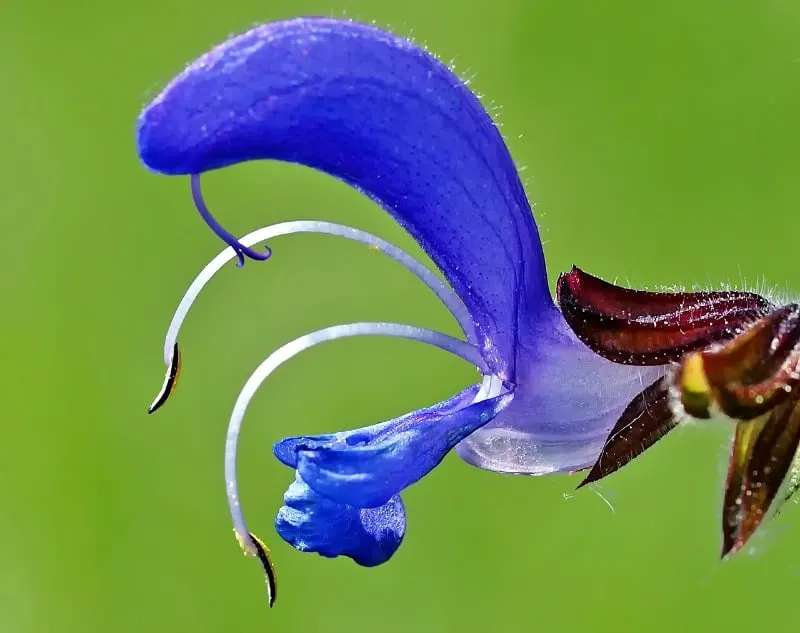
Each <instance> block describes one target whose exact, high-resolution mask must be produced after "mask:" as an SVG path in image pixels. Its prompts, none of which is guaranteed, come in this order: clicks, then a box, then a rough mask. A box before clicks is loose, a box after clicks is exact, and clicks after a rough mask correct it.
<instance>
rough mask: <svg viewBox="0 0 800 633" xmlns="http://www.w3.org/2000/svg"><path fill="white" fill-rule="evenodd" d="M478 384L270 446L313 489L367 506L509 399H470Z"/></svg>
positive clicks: (415, 476)
mask: <svg viewBox="0 0 800 633" xmlns="http://www.w3.org/2000/svg"><path fill="white" fill-rule="evenodd" d="M478 389H479V387H478V385H475V386H473V387H470V388H469V389H466V390H465V391H463V392H461V393H460V394H458V395H457V396H455V397H453V398H451V399H450V400H446V401H444V402H441V403H439V404H436V405H434V406H432V407H428V408H426V409H420V410H418V411H414V412H412V413H409V414H407V415H404V416H402V417H399V418H397V419H395V420H391V421H389V422H383V423H381V424H376V425H374V426H368V427H365V428H362V429H357V430H354V431H344V432H342V433H335V434H333V435H319V436H313V437H293V438H287V439H284V440H281V441H280V442H278V443H277V444H276V445H275V448H274V452H275V455H276V457H278V459H280V460H281V461H282V462H283V463H284V464H287V465H289V466H295V467H296V468H297V470H298V472H299V473H300V475H301V476H302V477H303V479H304V480H305V481H306V482H307V483H308V485H309V486H311V487H312V488H313V489H314V490H315V491H316V492H319V493H320V494H323V495H325V496H326V497H328V498H330V499H332V500H334V501H337V502H339V503H346V504H349V505H352V506H356V507H359V508H373V507H377V506H381V505H383V504H384V503H386V502H387V501H388V500H389V499H390V498H391V497H393V496H394V495H396V494H398V493H399V492H400V491H402V490H403V489H404V488H407V487H408V486H410V485H411V484H413V483H414V482H416V481H418V480H419V479H421V478H422V477H424V476H425V475H426V474H428V473H429V472H430V471H431V470H432V469H433V468H434V467H435V466H436V465H438V464H439V462H441V461H442V459H443V458H444V456H445V455H446V454H447V453H448V451H450V449H452V448H453V447H454V446H455V445H456V444H458V442H460V441H461V440H462V439H464V438H465V437H467V436H468V435H469V434H470V433H473V432H474V431H475V430H476V429H478V428H480V427H481V426H483V425H484V424H486V423H487V422H489V421H490V420H491V419H492V418H494V417H495V416H496V415H497V414H498V412H500V411H502V410H503V408H504V407H506V406H507V405H508V403H509V402H510V401H511V398H512V396H511V395H510V394H507V395H503V396H498V397H496V398H490V399H488V400H481V401H479V402H476V403H474V404H470V403H471V402H472V400H473V399H474V398H475V395H476V394H477V393H478Z"/></svg>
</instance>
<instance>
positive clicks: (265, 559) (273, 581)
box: [249, 532, 278, 608]
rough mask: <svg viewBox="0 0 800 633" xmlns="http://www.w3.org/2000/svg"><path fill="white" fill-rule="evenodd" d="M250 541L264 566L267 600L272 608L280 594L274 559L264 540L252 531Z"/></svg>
mask: <svg viewBox="0 0 800 633" xmlns="http://www.w3.org/2000/svg"><path fill="white" fill-rule="evenodd" d="M249 536H250V542H251V543H252V544H253V547H255V548H256V557H257V558H258V560H259V562H260V563H261V566H262V567H263V568H264V574H265V575H266V580H267V601H268V602H269V606H270V608H272V605H274V604H275V598H276V597H277V595H278V579H277V577H276V576H275V566H274V565H273V564H272V559H271V558H270V555H269V550H268V549H267V546H266V545H264V543H263V541H262V540H261V539H260V538H258V537H257V536H256V535H255V534H253V533H252V532H250V533H249Z"/></svg>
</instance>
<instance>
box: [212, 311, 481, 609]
mask: <svg viewBox="0 0 800 633" xmlns="http://www.w3.org/2000/svg"><path fill="white" fill-rule="evenodd" d="M351 336H389V337H395V338H405V339H410V340H414V341H419V342H420V343H427V344H428V345H433V346H434V347H438V348H440V349H443V350H445V351H447V352H450V353H451V354H454V355H456V356H459V357H460V358H463V359H464V360H466V361H467V362H470V363H472V364H474V365H476V366H477V367H478V368H479V369H480V370H481V371H482V372H483V373H484V374H486V373H487V372H488V370H487V367H486V365H485V363H484V361H483V359H482V358H481V355H480V351H479V350H478V348H477V347H475V346H474V345H471V344H470V343H467V342H465V341H461V340H459V339H457V338H453V337H452V336H448V335H446V334H442V333H441V332H436V331H433V330H427V329H424V328H420V327H414V326H411V325H401V324H398V323H381V322H374V323H350V324H347V325H335V326H333V327H328V328H324V329H322V330H317V331H316V332H312V333H311V334H306V335H305V336H301V337H300V338H297V339H295V340H294V341H291V342H290V343H287V344H285V345H283V346H282V347H280V348H278V349H277V350H275V351H274V352H273V353H272V354H270V355H269V356H268V357H267V359H266V360H265V361H263V362H262V363H261V364H260V365H259V366H258V368H257V369H256V370H255V371H254V372H253V374H252V375H251V376H250V378H248V380H247V382H246V383H245V385H244V387H243V388H242V391H241V392H240V394H239V397H238V398H237V399H236V404H235V405H234V408H233V413H232V414H231V419H230V422H229V424H228V433H227V436H226V438H225V490H226V492H227V495H228V505H229V507H230V512H231V518H232V520H233V529H234V532H235V534H236V538H237V540H238V541H239V545H241V547H242V550H243V551H244V553H245V554H246V555H248V556H255V557H258V558H259V560H260V561H261V563H262V565H263V567H264V570H265V572H266V575H267V588H268V595H269V597H270V602H272V600H273V596H274V591H275V585H274V578H275V572H274V568H273V566H272V562H271V560H270V558H269V550H268V549H267V547H266V545H264V544H263V542H262V541H260V540H259V539H258V538H257V537H256V536H255V535H253V534H252V533H251V532H250V531H249V530H248V529H247V523H246V522H245V519H244V514H243V512H242V508H241V504H240V503H239V488H238V483H237V479H236V454H237V449H238V445H239V434H240V432H241V428H242V421H243V420H244V414H245V412H246V411H247V407H248V405H249V404H250V401H251V400H252V399H253V396H254V395H255V393H256V391H257V390H258V388H259V387H260V386H261V383H263V382H264V381H265V380H266V379H267V378H268V377H269V376H270V375H271V374H272V373H273V372H274V371H275V370H276V369H277V368H278V367H280V366H281V365H282V364H283V363H285V362H286V361H288V360H289V359H291V358H292V357H294V356H296V355H297V354H299V353H300V352H302V351H304V350H307V349H309V348H311V347H314V346H315V345H318V344H320V343H324V342H326V341H334V340H336V339H340V338H347V337H351Z"/></svg>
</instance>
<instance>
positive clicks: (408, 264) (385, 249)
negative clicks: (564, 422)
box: [164, 220, 475, 366]
mask: <svg viewBox="0 0 800 633" xmlns="http://www.w3.org/2000/svg"><path fill="white" fill-rule="evenodd" d="M293 233H322V234H325V235H335V236H338V237H343V238H345V239H348V240H353V241H355V242H360V243H362V244H366V245H367V246H369V247H370V248H372V249H374V250H377V251H380V252H382V253H385V254H386V255H388V256H389V257H391V258H392V259H393V260H395V261H396V262H399V263H400V264H402V265H403V266H404V267H405V268H407V269H408V270H409V271H411V272H412V273H413V274H414V275H416V276H417V277H418V278H419V279H420V280H421V281H422V282H423V283H424V284H425V285H426V286H428V288H430V289H431V290H432V291H433V292H434V293H435V294H436V296H437V297H439V299H440V300H441V301H442V303H443V304H444V305H445V306H446V307H447V309H448V310H449V311H450V312H451V313H452V315H453V316H454V317H455V319H456V320H457V321H458V324H459V326H460V327H461V330H462V331H463V332H464V335H465V336H466V337H467V338H468V339H469V340H475V339H474V326H473V324H472V319H471V318H470V315H469V313H468V312H467V309H466V308H465V307H464V304H463V303H462V302H461V299H459V297H458V295H456V294H455V293H454V292H453V291H452V290H451V289H450V288H449V287H448V286H447V284H445V283H444V282H443V281H442V280H441V279H439V278H438V277H437V276H436V275H435V274H434V273H432V272H431V271H430V270H429V269H428V268H426V267H425V266H423V265H422V264H421V263H420V262H418V261H417V260H416V259H414V258H413V257H412V256H411V255H409V254H408V253H406V252H405V251H404V250H402V249H400V248H398V247H397V246H395V245H394V244H391V243H390V242H387V241H386V240H383V239H381V238H379V237H376V236H375V235H372V234H371V233H367V232H366V231H361V230H359V229H354V228H352V227H349V226H344V225H342V224H334V223H332V222H319V221H312V220H297V221H293V222H281V223H279V224H273V225H271V226H266V227H264V228H261V229H258V230H257V231H253V232H252V233H249V234H247V235H245V236H244V237H243V238H242V239H240V240H239V242H240V243H241V244H242V245H243V246H246V247H251V246H253V245H255V244H258V243H259V242H263V241H265V240H269V239H272V238H274V237H279V236H281V235H290V234H293ZM236 258H237V253H236V251H235V250H234V249H233V248H231V247H228V248H226V249H225V250H223V251H222V252H221V253H220V254H219V255H217V256H216V257H215V258H214V259H212V260H211V261H210V262H209V263H208V264H207V265H206V267H205V268H203V270H202V271H200V274H199V275H197V277H196V278H195V280H194V281H193V282H192V283H191V285H190V286H189V289H188V290H187V291H186V294H184V296H183V298H182V299H181V301H180V303H179V304H178V308H177V310H176V311H175V314H174V316H173V317H172V321H171V322H170V324H169V329H168V330H167V338H166V340H165V342H164V362H165V363H166V364H167V365H168V366H169V364H170V362H171V360H172V356H173V351H174V349H175V342H176V341H177V340H178V332H179V331H180V328H181V325H182V324H183V321H184V319H185V318H186V315H187V314H188V312H189V309H190V308H191V307H192V304H193V303H194V301H195V299H197V296H198V295H199V294H200V291H201V290H202V289H203V288H204V287H205V285H206V284H207V283H208V282H209V281H211V278H212V277H213V276H214V275H215V274H216V273H217V272H219V270H220V269H221V268H222V267H223V266H224V265H225V264H226V263H228V262H229V261H231V260H233V259H236ZM267 265H268V264H267Z"/></svg>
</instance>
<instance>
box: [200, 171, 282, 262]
mask: <svg viewBox="0 0 800 633" xmlns="http://www.w3.org/2000/svg"><path fill="white" fill-rule="evenodd" d="M191 182H192V200H194V205H195V206H196V207H197V210H198V211H199V212H200V217H202V218H203V220H205V222H206V224H208V226H209V227H210V228H211V230H212V231H214V233H215V234H216V235H217V237H219V238H220V239H221V240H222V241H223V242H225V243H226V244H227V245H228V246H230V247H231V248H232V249H233V250H234V251H236V257H238V258H239V262H238V263H237V264H236V265H237V266H238V267H239V268H241V267H242V266H244V256H245V255H247V256H248V257H249V258H250V259H255V260H259V261H263V260H265V259H269V256H270V255H271V254H272V251H271V250H270V249H269V248H267V252H266V253H258V252H256V251H254V250H253V249H252V248H249V247H248V246H247V245H245V244H242V243H241V242H240V241H239V240H237V239H236V238H235V237H234V236H233V235H231V234H230V233H228V231H226V230H225V229H224V228H222V225H221V224H220V223H219V222H217V221H216V220H215V219H214V216H213V215H211V211H209V210H208V205H206V201H205V200H204V199H203V191H202V189H201V188H200V174H192V176H191Z"/></svg>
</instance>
